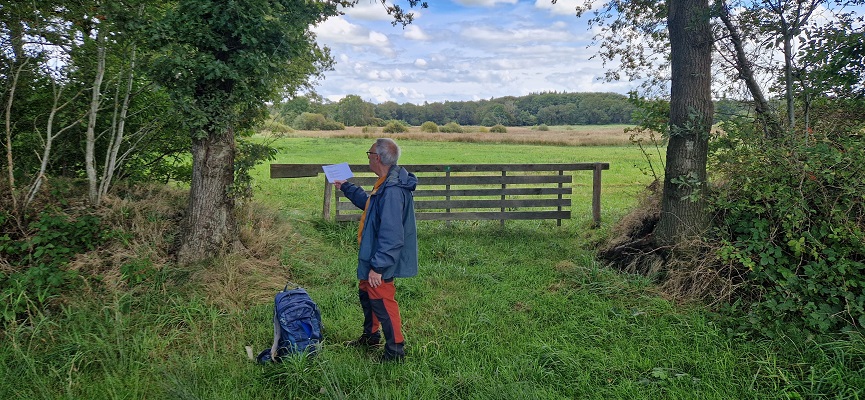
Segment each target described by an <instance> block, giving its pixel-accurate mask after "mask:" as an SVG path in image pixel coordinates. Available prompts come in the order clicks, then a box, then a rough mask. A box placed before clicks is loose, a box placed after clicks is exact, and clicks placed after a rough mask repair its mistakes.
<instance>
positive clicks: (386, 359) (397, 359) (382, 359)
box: [375, 351, 405, 364]
mask: <svg viewBox="0 0 865 400" xmlns="http://www.w3.org/2000/svg"><path fill="white" fill-rule="evenodd" d="M375 361H376V362H378V363H379V364H384V363H394V364H402V363H404V362H405V354H396V353H389V352H387V351H385V352H384V353H381V355H379V356H378V357H376V358H375Z"/></svg>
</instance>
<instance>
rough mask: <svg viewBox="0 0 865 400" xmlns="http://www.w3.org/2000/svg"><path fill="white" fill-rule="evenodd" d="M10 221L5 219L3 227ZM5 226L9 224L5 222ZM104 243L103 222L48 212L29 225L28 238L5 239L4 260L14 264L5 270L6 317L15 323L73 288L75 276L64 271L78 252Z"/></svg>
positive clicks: (1, 276) (0, 220) (1, 285)
mask: <svg viewBox="0 0 865 400" xmlns="http://www.w3.org/2000/svg"><path fill="white" fill-rule="evenodd" d="M10 219H11V218H8V216H7V215H5V214H4V215H2V217H0V226H4V227H5V226H6V224H5V223H9V222H11V221H9V220H10ZM4 222H5V223H4ZM102 239H103V234H102V228H101V226H100V219H99V218H98V217H96V216H93V215H89V214H84V215H81V216H78V217H77V218H73V217H70V216H68V215H66V214H62V213H58V212H49V211H45V212H42V213H40V214H39V216H38V217H37V218H36V219H35V220H33V221H32V222H30V224H29V225H28V230H27V233H26V234H24V235H11V234H9V233H6V234H4V235H3V236H0V256H2V258H3V259H5V260H6V262H7V263H9V265H10V266H11V270H10V271H6V270H4V271H0V301H2V303H3V310H2V311H3V314H2V319H3V321H4V322H8V321H13V320H16V319H18V318H19V317H21V316H22V315H23V314H25V313H32V312H34V311H37V310H40V309H42V308H43V307H44V306H45V305H46V304H47V302H48V300H50V299H51V298H52V297H54V296H56V295H57V294H58V293H59V292H60V291H61V290H68V289H69V288H68V286H67V285H68V284H69V283H70V281H71V280H72V278H74V277H75V273H74V272H72V271H67V270H65V269H64V267H65V266H66V264H68V263H69V261H71V260H72V258H73V257H75V255H76V254H79V253H83V252H85V251H89V250H93V249H94V248H95V247H96V246H97V245H98V244H99V243H100V242H101V241H102Z"/></svg>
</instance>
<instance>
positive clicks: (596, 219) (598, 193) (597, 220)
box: [592, 163, 601, 228]
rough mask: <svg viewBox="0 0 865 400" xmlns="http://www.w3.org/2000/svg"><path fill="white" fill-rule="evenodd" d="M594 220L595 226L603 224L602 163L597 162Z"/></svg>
mask: <svg viewBox="0 0 865 400" xmlns="http://www.w3.org/2000/svg"><path fill="white" fill-rule="evenodd" d="M592 220H593V221H594V224H593V226H594V227H595V228H597V227H599V226H601V163H595V169H594V173H593V174H592Z"/></svg>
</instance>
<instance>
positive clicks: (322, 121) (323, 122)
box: [292, 112, 345, 131]
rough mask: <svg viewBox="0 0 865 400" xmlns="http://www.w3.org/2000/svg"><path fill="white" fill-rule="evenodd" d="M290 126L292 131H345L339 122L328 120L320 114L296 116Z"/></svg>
mask: <svg viewBox="0 0 865 400" xmlns="http://www.w3.org/2000/svg"><path fill="white" fill-rule="evenodd" d="M292 126H293V127H294V129H299V130H303V131H341V130H343V129H345V125H343V124H342V123H341V122H336V121H332V120H329V119H327V118H325V117H324V115H322V114H315V113H308V112H305V113H301V114H300V115H298V116H297V118H296V119H295V120H294V124H293V125H292Z"/></svg>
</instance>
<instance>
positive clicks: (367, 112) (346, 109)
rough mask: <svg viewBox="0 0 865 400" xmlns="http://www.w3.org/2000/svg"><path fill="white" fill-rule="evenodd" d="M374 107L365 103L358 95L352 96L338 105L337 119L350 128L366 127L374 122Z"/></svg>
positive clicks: (341, 100) (340, 101)
mask: <svg viewBox="0 0 865 400" xmlns="http://www.w3.org/2000/svg"><path fill="white" fill-rule="evenodd" d="M373 114H374V108H373V105H372V104H370V103H367V102H365V101H363V99H361V98H360V96H358V95H353V94H350V95H348V96H345V97H343V98H342V99H340V100H339V102H338V103H337V108H336V117H335V118H334V119H336V120H337V121H339V122H342V123H343V124H345V125H348V126H364V125H368V124H370V123H371V122H372V120H373Z"/></svg>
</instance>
